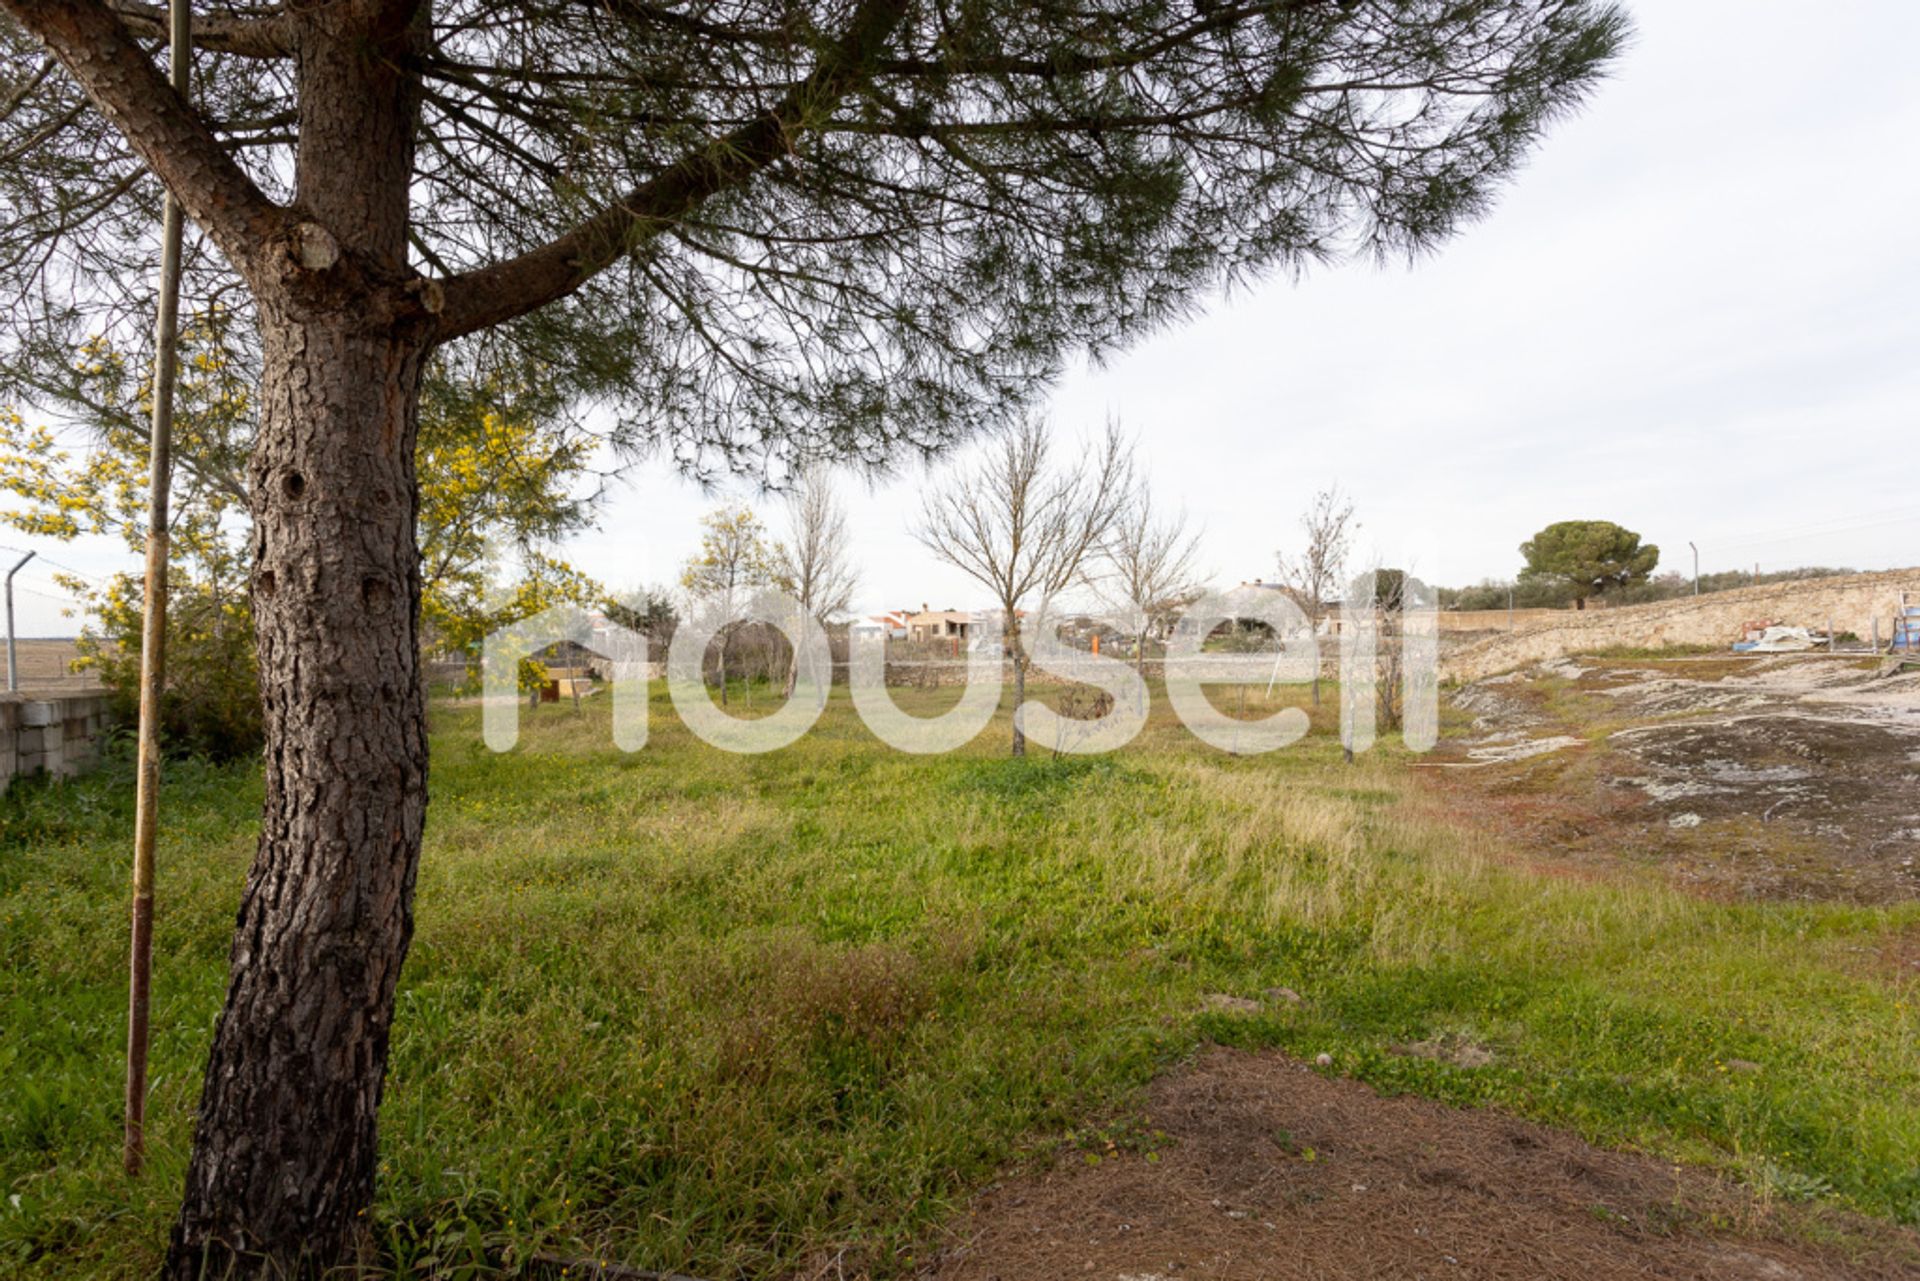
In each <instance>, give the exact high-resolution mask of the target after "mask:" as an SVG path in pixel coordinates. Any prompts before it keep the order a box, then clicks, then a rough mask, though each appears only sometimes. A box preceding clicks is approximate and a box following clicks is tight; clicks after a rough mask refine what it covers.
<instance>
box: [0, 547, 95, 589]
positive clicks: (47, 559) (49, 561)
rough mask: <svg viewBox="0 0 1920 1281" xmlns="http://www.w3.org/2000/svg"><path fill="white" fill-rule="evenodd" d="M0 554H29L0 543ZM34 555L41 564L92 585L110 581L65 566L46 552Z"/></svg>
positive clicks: (23, 549)
mask: <svg viewBox="0 0 1920 1281" xmlns="http://www.w3.org/2000/svg"><path fill="white" fill-rule="evenodd" d="M0 552H13V553H14V554H16V555H19V556H24V555H26V554H27V549H26V548H24V547H10V546H8V545H7V544H5V543H0ZM33 555H34V559H36V560H38V561H40V562H41V563H43V564H46V565H51V566H52V567H53V568H55V569H57V570H60V571H62V572H63V573H68V574H72V575H73V576H74V577H75V578H84V579H86V580H87V581H88V582H90V583H99V584H104V583H106V582H107V581H108V580H107V579H106V578H105V577H103V576H101V575H99V574H92V573H88V572H87V571H86V570H84V569H75V568H74V567H73V566H71V565H68V564H64V563H62V562H60V561H57V560H55V559H54V558H53V557H51V556H49V555H47V554H46V553H45V552H42V551H35V552H34V554H33Z"/></svg>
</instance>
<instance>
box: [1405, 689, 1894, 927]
mask: <svg viewBox="0 0 1920 1281" xmlns="http://www.w3.org/2000/svg"><path fill="white" fill-rule="evenodd" d="M1453 703H1454V707H1455V709H1456V711H1455V715H1456V717H1457V718H1459V719H1461V720H1464V721H1465V724H1464V725H1462V726H1461V727H1460V730H1459V732H1458V733H1457V734H1456V735H1455V736H1454V738H1453V741H1451V742H1449V743H1445V744H1443V746H1442V749H1441V750H1440V751H1439V752H1437V753H1436V754H1435V756H1434V759H1433V766H1434V768H1432V769H1430V770H1429V771H1427V772H1428V774H1429V777H1430V778H1432V779H1433V780H1434V781H1435V782H1436V785H1437V786H1438V787H1440V788H1441V789H1442V791H1443V792H1445V793H1447V794H1450V795H1453V796H1454V797H1456V799H1457V798H1458V797H1459V796H1460V795H1461V793H1462V792H1463V791H1464V792H1465V793H1467V794H1470V795H1471V796H1472V798H1473V802H1474V803H1473V804H1472V805H1470V806H1464V807H1456V808H1459V809H1460V810H1461V811H1462V812H1463V813H1466V814H1468V815H1470V821H1472V822H1474V823H1476V824H1479V825H1482V826H1492V827H1495V828H1497V829H1499V830H1501V832H1502V834H1503V835H1505V836H1508V837H1510V838H1512V839H1513V840H1514V842H1515V843H1517V844H1519V845H1520V846H1521V847H1522V848H1523V849H1525V850H1526V851H1527V852H1528V853H1529V854H1530V855H1542V856H1546V857H1560V858H1567V859H1571V860H1574V861H1595V860H1609V859H1611V860H1614V861H1626V862H1637V863H1653V864H1656V865H1659V866H1662V867H1664V868H1665V869H1667V870H1668V871H1669V872H1671V873H1672V874H1673V875H1674V876H1675V877H1676V878H1678V879H1680V880H1682V881H1684V882H1687V883H1690V884H1692V885H1695V886H1697V887H1700V888H1703V889H1706V890H1708V891H1709V892H1717V893H1727V894H1730V895H1733V896H1737V897H1764V898H1801V899H1831V900H1840V901H1850V902H1896V901H1901V900H1905V899H1911V898H1914V897H1920V675H1915V674H1905V675H1902V674H1897V673H1896V674H1890V675H1889V674H1883V673H1882V672H1881V671H1880V670H1879V668H1878V665H1877V664H1876V663H1875V662H1873V661H1872V660H1868V661H1866V662H1852V661H1846V660H1840V661H1835V660H1831V659H1824V658H1798V657H1796V658H1778V657H1775V658H1764V659H1734V660H1726V659H1721V660H1700V659H1693V660H1687V659H1678V660H1668V661H1664V662H1661V661H1650V660H1623V661H1614V660H1595V659H1572V660H1567V659H1562V660H1556V661H1555V662H1553V663H1548V664H1543V665H1542V666H1540V667H1538V668H1534V669H1531V670H1528V671H1525V672H1521V673H1516V674H1513V675H1509V676H1505V677H1498V678H1494V679H1493V680H1489V681H1482V682H1479V683H1477V684H1475V685H1471V686H1468V687H1466V688H1465V689H1463V690H1460V691H1458V692H1457V693H1456V694H1455V695H1454V696H1453Z"/></svg>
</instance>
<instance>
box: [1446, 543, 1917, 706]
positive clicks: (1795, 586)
mask: <svg viewBox="0 0 1920 1281" xmlns="http://www.w3.org/2000/svg"><path fill="white" fill-rule="evenodd" d="M1902 591H1904V592H1906V593H1907V594H1908V598H1909V599H1910V600H1920V569H1896V570H1887V571H1885V572H1883V573H1877V574H1847V575H1843V576H1840V577H1836V578H1812V579H1805V580H1803V581H1800V582H1794V583H1767V584H1765V585H1763V586H1760V587H1742V588H1739V589H1737V590H1735V591H1728V592H1710V593H1708V594H1707V595H1705V596H1689V597H1687V598H1685V599H1684V600H1677V601H1659V602H1656V603H1654V604H1651V605H1623V606H1620V607H1618V608H1614V609H1606V610H1586V611H1571V612H1569V611H1560V612H1559V614H1558V617H1557V618H1555V619H1554V620H1553V621H1552V622H1548V623H1542V624H1539V625H1537V626H1533V627H1523V628H1521V629H1520V630H1519V631H1516V632H1512V633H1508V634H1505V635H1497V636H1491V637H1488V638H1487V639H1485V640H1481V641H1476V642H1474V643H1472V644H1469V645H1463V646H1461V647H1459V648H1458V649H1455V650H1453V651H1451V652H1450V653H1448V654H1446V655H1445V656H1444V657H1443V658H1442V660H1441V671H1442V674H1443V675H1444V676H1445V677H1446V678H1447V679H1450V680H1462V681H1474V680H1479V679H1481V678H1482V677H1485V676H1492V675H1494V674H1496V673H1499V672H1507V671H1512V670H1514V669H1515V668H1518V667H1525V666H1526V665H1528V664H1529V663H1539V662H1545V661H1547V660H1548V659H1553V658H1560V657H1562V656H1565V655H1569V654H1591V653H1595V652H1597V651H1600V650H1607V649H1615V648H1622V647H1625V648H1636V649H1659V648H1662V647H1665V646H1669V645H1712V646H1728V647H1730V646H1732V644H1733V643H1734V642H1735V641H1737V640H1739V639H1740V638H1741V634H1742V633H1741V628H1742V626H1743V625H1744V624H1747V623H1751V622H1780V623H1786V624H1788V625H1791V626H1797V627H1810V628H1814V629H1816V630H1822V631H1824V630H1825V629H1826V627H1827V625H1828V623H1829V622H1831V623H1832V624H1833V626H1834V628H1835V629H1836V630H1838V631H1842V632H1852V633H1853V634H1854V635H1856V636H1859V637H1860V638H1861V639H1863V640H1865V639H1867V638H1869V637H1871V636H1872V635H1873V629H1874V624H1875V622H1876V621H1877V622H1878V623H1879V627H1880V643H1881V644H1882V645H1884V644H1886V643H1887V639H1888V636H1889V634H1890V628H1891V626H1892V622H1893V616H1894V610H1895V607H1896V606H1897V604H1898V602H1899V599H1900V593H1901V592H1902Z"/></svg>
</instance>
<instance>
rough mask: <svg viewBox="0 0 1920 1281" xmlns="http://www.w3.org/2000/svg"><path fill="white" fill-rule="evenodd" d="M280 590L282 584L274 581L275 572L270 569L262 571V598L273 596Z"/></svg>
mask: <svg viewBox="0 0 1920 1281" xmlns="http://www.w3.org/2000/svg"><path fill="white" fill-rule="evenodd" d="M279 589H280V584H279V583H277V582H275V581H274V578H273V571H272V570H270V569H263V570H261V571H260V580H259V592H260V594H261V595H262V596H271V595H273V594H274V593H275V592H276V591H278V590H279Z"/></svg>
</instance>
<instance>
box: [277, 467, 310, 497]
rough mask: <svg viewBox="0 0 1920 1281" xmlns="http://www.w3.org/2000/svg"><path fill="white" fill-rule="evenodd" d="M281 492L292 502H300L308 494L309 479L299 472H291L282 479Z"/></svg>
mask: <svg viewBox="0 0 1920 1281" xmlns="http://www.w3.org/2000/svg"><path fill="white" fill-rule="evenodd" d="M280 492H281V493H283V494H285V495H286V496H287V497H288V498H289V499H290V500H291V501H293V502H296V503H297V502H299V501H300V499H301V498H302V497H304V496H305V495H306V492H307V478H306V477H305V476H302V475H301V474H300V473H299V472H297V471H290V472H288V473H287V474H286V475H285V476H282V477H281V478H280Z"/></svg>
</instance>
